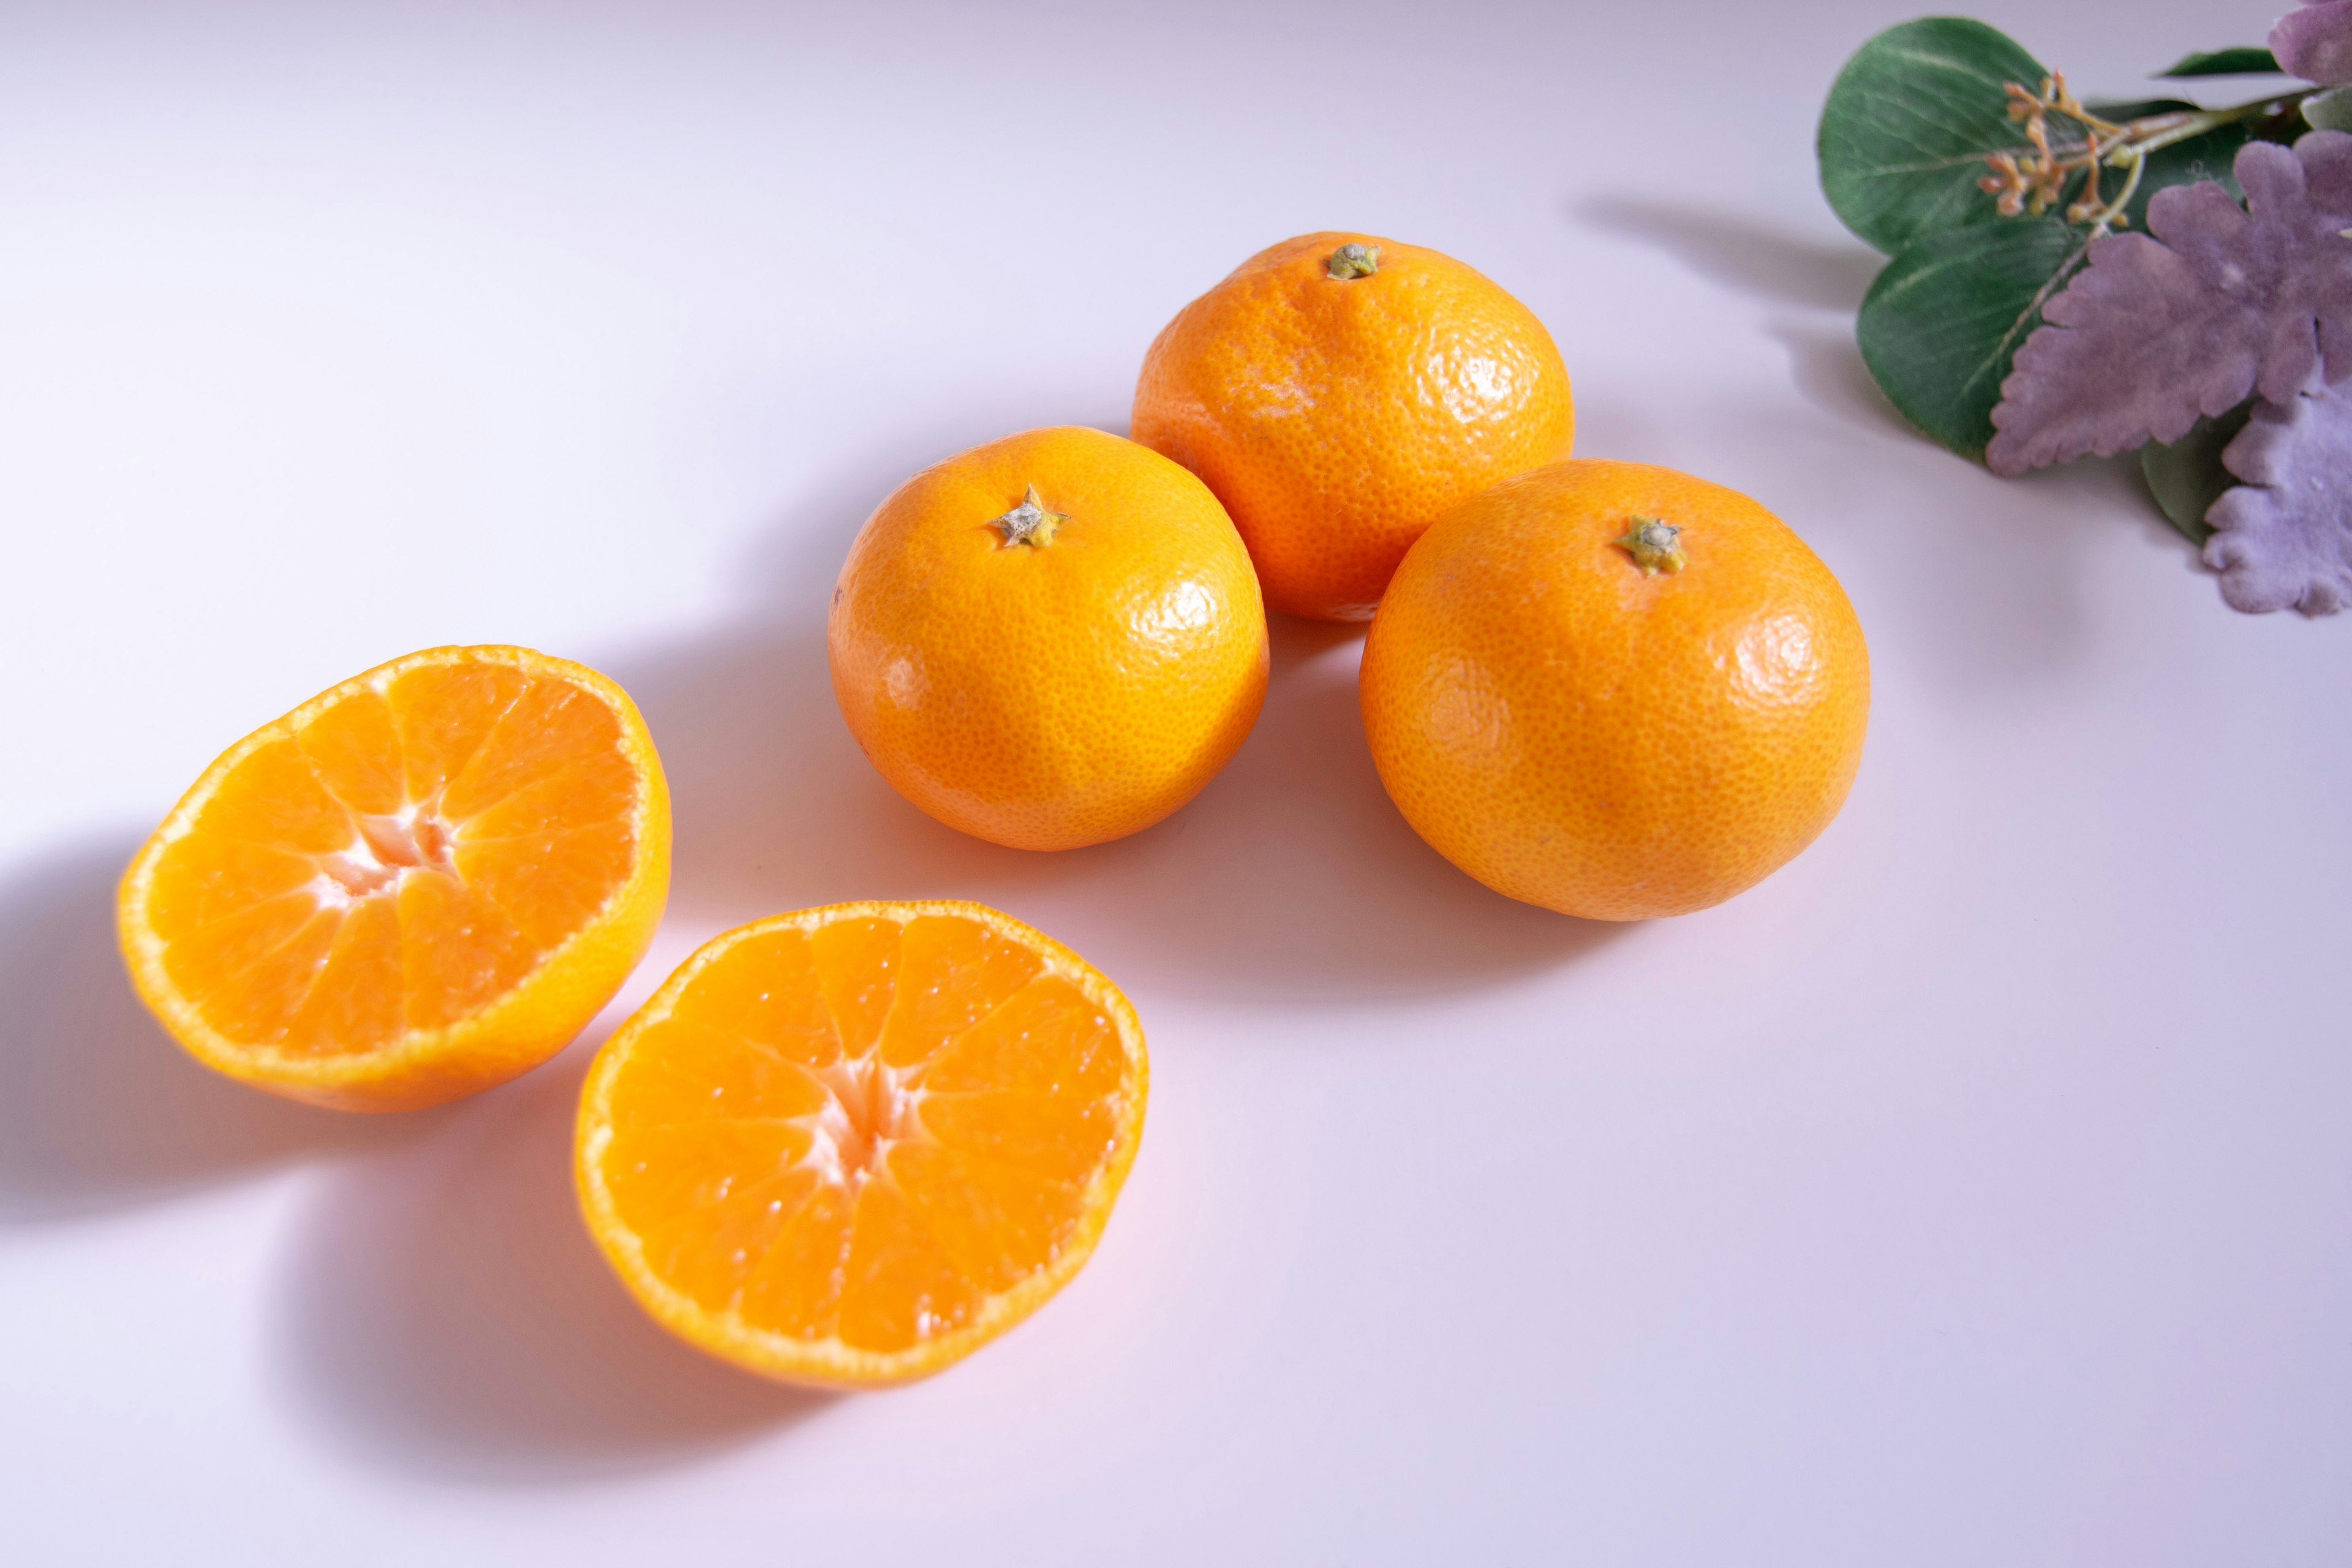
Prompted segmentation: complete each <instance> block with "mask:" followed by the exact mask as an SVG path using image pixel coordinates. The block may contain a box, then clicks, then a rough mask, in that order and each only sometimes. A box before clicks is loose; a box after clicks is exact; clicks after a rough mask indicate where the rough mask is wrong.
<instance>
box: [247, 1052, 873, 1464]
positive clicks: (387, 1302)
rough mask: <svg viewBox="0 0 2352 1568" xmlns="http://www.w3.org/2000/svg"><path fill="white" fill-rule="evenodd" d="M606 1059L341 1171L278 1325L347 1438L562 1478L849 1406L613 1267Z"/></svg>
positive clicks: (522, 1088) (679, 1453)
mask: <svg viewBox="0 0 2352 1568" xmlns="http://www.w3.org/2000/svg"><path fill="white" fill-rule="evenodd" d="M590 1054H591V1052H590V1049H589V1047H587V1046H585V1045H583V1046H581V1047H575V1048H574V1049H573V1050H572V1052H571V1053H569V1054H568V1055H566V1056H565V1057H563V1058H559V1059H558V1060H557V1061H556V1062H554V1063H551V1064H550V1065H549V1066H548V1067H545V1068H541V1069H540V1070H539V1071H537V1072H534V1073H532V1074H530V1075H529V1076H528V1077H525V1078H523V1079H518V1080H516V1081H515V1082H514V1083H511V1084H509V1085H506V1086H504V1087H502V1088H500V1089H493V1090H490V1091H489V1092H488V1093H486V1094H483V1095H481V1096H478V1097H477V1098H476V1099H474V1100H469V1101H467V1103H466V1104H465V1105H464V1106H463V1107H462V1108H460V1109H459V1110H457V1114H456V1116H455V1118H454V1119H453V1121H452V1122H451V1124H450V1125H449V1126H447V1127H446V1129H445V1130H444V1131H443V1132H442V1134H441V1135H440V1136H438V1137H436V1138H435V1139H433V1140H432V1141H431V1142H426V1143H421V1144H418V1145H416V1146H415V1147H410V1148H403V1149H397V1150H388V1151H384V1152H381V1153H379V1154H376V1155H373V1156H371V1157H369V1158H367V1159H363V1160H361V1161H358V1162H356V1163H353V1164H352V1166H351V1167H350V1168H349V1169H347V1170H342V1171H339V1172H336V1173H334V1174H333V1175H332V1176H331V1178H330V1179H329V1181H328V1183H327V1184H326V1185H325V1187H324V1188H323V1190H322V1193H321V1195H320V1202H319V1204H318V1205H317V1207H316V1208H315V1209H314V1210H313V1211H312V1212H311V1213H310V1215H309V1217H308V1218H307V1220H306V1221H305V1222H304V1223H303V1224H302V1225H301V1226H299V1228H298V1230H297V1232H296V1234H295V1237H294V1238H293V1239H294V1247H293V1248H292V1254H291V1258H290V1264H289V1277H288V1279H287V1282H286V1284H287V1288H286V1290H285V1293H284V1296H283V1299H282V1310H283V1314H284V1317H283V1321H282V1323H281V1324H280V1325H279V1326H278V1328H277V1330H276V1331H275V1332H274V1333H273V1334H272V1335H271V1336H270V1337H271V1341H272V1342H273V1343H274V1344H275V1345H277V1346H278V1347H279V1358H280V1359H279V1371H280V1372H281V1373H282V1375H283V1377H284V1379H285V1382H286V1384H287V1385H288V1387H289V1391H290V1394H291V1395H292V1399H293V1403H294V1405H295V1406H296V1408H297V1409H298V1410H299V1412H300V1413H301V1414H303V1415H306V1416H307V1417H309V1418H310V1419H311V1420H312V1421H313V1422H314V1423H316V1425H317V1426H319V1427H320V1428H321V1429H322V1430H323V1431H324V1432H325V1433H327V1434H328V1435H329V1436H331V1437H332V1438H334V1439H337V1440H339V1441H341V1443H342V1444H344V1445H345V1446H346V1447H351V1448H352V1449H354V1450H356V1451H358V1452H359V1453H361V1454H362V1455H363V1456H364V1457H366V1458H370V1459H372V1460H373V1461H375V1462H378V1463H381V1464H383V1465H385V1466H387V1467H389V1468H394V1469H397V1470H402V1471H405V1472H409V1473H415V1474H420V1475H427V1476H433V1477H437V1478H440V1479H446V1480H455V1481H460V1482H469V1483H474V1484H479V1485H484V1486H494V1487H498V1486H522V1487H530V1486H536V1485H561V1484H562V1483H565V1482H568V1481H575V1480H581V1479H593V1478H594V1477H598V1476H608V1475H618V1474H625V1473H629V1472H632V1471H637V1470H643V1469H648V1468H661V1467H664V1466H667V1465H671V1464H677V1463H681V1462H685V1461H688V1460H690V1459H692V1458H695V1457H696V1456H698V1455H700V1454H704V1453H707V1452H709V1451H710V1450H711V1449H713V1448H716V1447H724V1446H728V1445H730V1444H732V1443H740V1442H744V1441H750V1440H752V1439H755V1438H757V1437H760V1436H764V1435H767V1434H772V1433H773V1432H775V1431H777V1430H778V1429H780V1428H782V1427H784V1426H790V1425H792V1424H793V1423H795V1422H798V1421H802V1420H805V1419H807V1418H808V1417H810V1416H812V1415H816V1414H818V1413H819V1412H821V1411H822V1410H824V1408H825V1407H826V1406H827V1405H830V1404H831V1403H833V1399H834V1397H835V1396H833V1395H828V1394H814V1393H808V1392H804V1391H801V1390H795V1389H790V1388H785V1387H782V1386H780V1385H777V1384H769V1383H765V1382H762V1381H761V1380H760V1379H758V1378H755V1377H752V1376H751V1375H750V1374H748V1373H740V1372H737V1371H735V1370H734V1369H733V1368H731V1367H729V1366H726V1365H724V1364H722V1363H719V1362H717V1361H714V1360H712V1359H710V1358H709V1357H708V1356H705V1355H703V1354H702V1353H700V1352H697V1351H694V1350H691V1349H689V1348H688V1347H687V1346H686V1345H684V1344H682V1343H680V1342H677V1341H676V1340H674V1339H672V1338H671V1337H670V1336H669V1335H668V1334H667V1332H665V1331H663V1330H661V1329H659V1328H657V1327H656V1326H655V1324H654V1323H653V1321H651V1320H650V1319H648V1318H647V1317H646V1315H645V1314H644V1313H643V1312H642V1311H641V1310H639V1309H638V1307H637V1305H636V1303H635V1301H634V1300H631V1299H630V1297H629V1296H628V1295H627V1293H626V1292H625V1290H624V1289H623V1288H622V1286H621V1284H620V1282H619V1280H618V1279H615V1278H614V1276H613V1274H612V1272H611V1271H610V1270H609V1269H608V1268H606V1267H605V1264H604V1259H603V1258H602V1257H601V1256H600V1255H599V1254H598V1253H597V1251H596V1249H595V1247H594V1244H593V1242H591V1241H590V1239H589V1237H588V1233H587V1231H586V1229H585V1227H584V1226H583V1225H582V1223H581V1220H580V1215H579V1211H578V1209H577V1207H576V1206H575V1205H574V1203H573V1198H572V1111H573V1108H574V1105H575V1103H576V1100H577V1096H578V1093H579V1088H580V1079H581V1076H582V1074H583V1072H584V1071H585V1070H586V1067H587V1062H588V1059H589V1056H590Z"/></svg>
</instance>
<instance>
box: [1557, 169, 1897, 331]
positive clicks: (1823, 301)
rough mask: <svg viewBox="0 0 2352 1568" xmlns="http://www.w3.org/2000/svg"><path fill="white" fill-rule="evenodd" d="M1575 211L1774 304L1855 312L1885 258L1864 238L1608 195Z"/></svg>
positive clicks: (1684, 205) (1649, 199) (1583, 202)
mask: <svg viewBox="0 0 2352 1568" xmlns="http://www.w3.org/2000/svg"><path fill="white" fill-rule="evenodd" d="M1570 213H1571V214H1572V216H1575V217H1577V218H1579V219H1580V220H1581V221H1583V222H1585V223H1589V224H1591V225H1592V226H1594V227H1596V228H1603V229H1607V230H1609V231H1611V232H1612V233H1615V234H1622V235H1625V236H1627V237H1631V238H1633V239H1638V240H1641V241H1643V243H1645V244H1648V245H1652V246H1654V247H1657V248H1659V249H1661V250H1664V251H1665V252H1667V253H1668V254H1669V255H1672V256H1673V257H1674V258H1675V259H1676V260H1678V261H1680V262H1682V263H1683V265H1684V266H1685V267H1688V268H1690V269H1691V270H1692V271H1694V272H1696V273H1697V274H1698V275H1699V276H1701V277H1702V278H1705V279H1708V280H1709V281H1710V282H1715V283H1720V284H1723V285H1725V286H1726V287H1727V288H1730V289H1737V290H1738V292H1740V293H1743V294H1752V295H1754V296H1756V297H1757V298H1759V299H1762V300H1770V301H1772V302H1773V303H1775V304H1781V305H1798V306H1803V307H1807V308H1809V309H1811V310H1853V309H1855V308H1856V307H1858V306H1860V305H1861V303H1862V297H1863V295H1864V293H1865V292H1867V291H1868V290H1869V288H1870V282H1871V279H1874V278H1875V277H1877V276H1878V269H1879V268H1882V267H1884V266H1885V265H1886V258H1885V257H1883V256H1881V255H1879V254H1878V253H1877V252H1876V251H1874V250H1873V249H1871V248H1870V247H1868V246H1866V245H1864V244H1863V243H1862V242H1861V241H1860V240H1847V241H1844V242H1843V243H1832V244H1827V245H1824V244H1822V243H1821V242H1819V241H1817V240H1811V239H1806V238H1802V237H1799V236H1796V235H1792V234H1788V233H1785V232H1783V231H1782V230H1780V229H1778V228H1774V227H1772V226H1769V225H1765V224H1759V223H1756V222H1754V221H1752V220H1750V219H1747V218H1743V217H1738V216H1732V215H1730V214H1727V213H1721V212H1716V211H1713V210H1711V209H1709V208H1706V207H1701V206H1693V205H1689V204H1687V203H1684V202H1668V201H1660V200H1658V199H1657V198H1655V197H1654V196H1642V195H1626V194H1622V193H1606V194H1603V195H1595V196H1589V197H1586V198H1585V199H1583V200H1581V201H1579V202H1576V203H1574V204H1573V205H1571V206H1570Z"/></svg>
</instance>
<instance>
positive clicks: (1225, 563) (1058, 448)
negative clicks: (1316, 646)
mask: <svg viewBox="0 0 2352 1568" xmlns="http://www.w3.org/2000/svg"><path fill="white" fill-rule="evenodd" d="M1032 486H1034V487H1035V489H1036V491H1037V494H1038V497H1039V499H1040V500H1041V501H1042V502H1043V504H1044V506H1045V508H1046V509H1048V510H1051V511H1054V512H1056V513H1060V514H1063V515H1064V517H1065V519H1066V521H1062V522H1061V523H1060V524H1059V525H1058V528H1057V529H1056V530H1055V531H1054V534H1053V537H1052V541H1051V542H1049V543H1043V544H1037V545H1029V544H1018V543H1008V542H1006V535H1005V531H1004V530H1003V529H1002V528H1000V527H998V526H997V525H996V523H995V522H994V521H993V520H994V519H997V518H999V517H1002V516H1003V515H1004V514H1005V513H1007V512H1008V511H1010V510H1013V508H1015V507H1017V506H1019V505H1020V504H1021V503H1022V501H1023V500H1024V495H1025V493H1026V492H1027V490H1028V489H1029V488H1030V487H1032ZM825 646H826V650H827V653H828V656H829V658H830V661H831V664H832V668H833V689H834V695H835V699H836V700H838V701H839V702H840V704H841V711H842V716H843V717H844V718H845V719H846V720H847V721H848V722H849V729H850V732H851V733H852V734H854V735H855V736H856V738H857V743H858V745H860V746H861V747H863V748H864V749H865V752H866V756H867V757H868V758H870V759H871V760H872V762H873V763H874V765H875V767H876V768H877V769H878V770H879V771H880V772H881V774H882V776H883V777H884V778H886V779H887V780H889V782H890V784H891V785H892V786H893V787H894V788H896V789H897V790H898V793H899V794H901V795H905V796H906V797H907V798H908V800H910V801H912V802H914V803H915V805H919V806H920V807H921V808H922V809H923V810H925V811H927V812H929V813H930V815H931V816H935V817H937V818H939V819H940V821H941V822H944V823H946V824H947V825H948V826H950V827H955V828H960V829H961V830H962V831H963V832H966V833H970V834H972V835H975V836H976V837H982V838H986V839H989V840H991V841H992V842H994V843H998V844H1003V845H1009V846H1011V847H1013V848H1016V849H1069V848H1075V847H1078V846H1081V845H1087V844H1098V843H1101V842H1103V841H1105V840H1107V839H1112V838H1119V837H1125V836H1126V835H1128V834H1130V833H1134V832H1137V831H1138V830H1139V829H1141V828H1145V827H1149V826H1151V825H1152V824H1153V823H1155V822H1158V821H1159V820H1160V818H1162V817H1164V816H1167V815H1168V814H1169V813H1171V812H1172V811H1174V810H1175V809H1176V808H1177V807H1179V806H1181V805H1183V804H1184V803H1185V802H1186V801H1188V800H1190V799H1192V796H1193V795H1197V794H1199V793H1200V791H1201V788H1202V785H1204V784H1207V783H1208V782H1209V780H1210V779H1211V778H1212V777H1213V776H1214V775H1215V773H1216V772H1217V770H1218V769H1220V768H1222V767H1223V766H1224V765H1225V763H1226V762H1227V761H1228V760H1230V759H1231V758H1232V756H1233V754H1234V752H1235V751H1237V750H1238V749H1240V746H1241V743H1242V742H1243V741H1244V739H1246V738H1247V736H1248V734H1249V731H1250V726H1251V725H1252V724H1254V723H1255V722H1256V721H1257V714H1258V709H1259V707H1260V706H1261V705H1262V704H1263V703H1264V702H1265V681H1266V665H1267V650H1266V630H1265V601H1264V600H1263V599H1262V598H1260V596H1259V594H1258V585H1257V577H1256V574H1255V573H1254V572H1253V571H1252V570H1251V568H1250V562H1249V554H1248V552H1247V551H1246V550H1244V548H1243V545H1242V542H1241V538H1240V536H1239V535H1238V534H1236V533H1235V532H1234V525H1233V522H1232V520H1231V519H1229V518H1227V517H1226V515H1225V511H1224V509H1223V507H1222V506H1220V505H1219V504H1218V503H1217V498H1216V497H1215V496H1213V495H1212V494H1210V493H1209V490H1208V489H1207V487H1206V486H1204V485H1202V483H1201V481H1200V480H1199V479H1194V478H1193V477H1192V475H1191V474H1189V473H1187V472H1186V471H1185V470H1184V469H1183V468H1180V467H1178V466H1177V465H1176V464H1174V463H1171V462H1170V461H1169V460H1168V459H1167V458H1163V457H1160V455H1159V454H1158V453H1156V452H1152V451H1150V450H1147V449H1146V448H1144V447H1139V446H1137V445H1136V444H1135V443H1134V442H1132V441H1128V440H1125V439H1122V438H1121V437H1117V436H1111V435H1106V434H1105V433H1104V432H1102V431H1100V430H1089V429H1084V428H1080V427H1076V426H1060V427H1056V428H1052V429H1044V430H1031V431H1027V432H1024V433H1023V434H1020V435H1016V436H1007V437H1004V438H1003V439H1002V440H997V441H992V442H990V443H988V444H987V445H985V446H982V447H973V448H972V449H971V450H970V451H968V452H962V453H959V454H958V455H957V456H955V457H952V458H948V459H947V460H946V461H944V462H941V463H939V464H937V465H935V466H933V467H931V468H926V469H924V470H923V471H922V472H921V473H919V474H917V475H916V476H915V477H914V478H913V479H908V481H907V482H906V483H905V484H903V485H901V486H900V487H899V488H898V490H897V491H895V492H894V493H893V494H892V495H891V496H890V497H889V499H887V500H885V501H884V502H883V503H882V504H881V506H880V507H879V508H877V510H876V511H875V513H874V515H873V516H872V517H871V518H869V519H867V520H866V526H865V528H864V529H863V530H862V531H860V532H859V533H858V535H857V539H856V542H855V543H854V544H852V545H851V546H850V551H849V559H848V561H847V562H846V563H845V564H844V565H843V567H842V569H841V578H840V581H839V582H838V583H837V584H835V588H834V595H833V609H832V613H831V616H830V619H829V622H828V624H827V627H826V638H825Z"/></svg>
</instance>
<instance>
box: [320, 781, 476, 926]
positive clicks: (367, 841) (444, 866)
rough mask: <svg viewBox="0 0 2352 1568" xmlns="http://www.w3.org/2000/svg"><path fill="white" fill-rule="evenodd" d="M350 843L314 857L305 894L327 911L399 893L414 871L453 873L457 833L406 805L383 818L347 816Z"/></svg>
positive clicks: (425, 811) (430, 812)
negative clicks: (316, 869) (313, 871)
mask: <svg viewBox="0 0 2352 1568" xmlns="http://www.w3.org/2000/svg"><path fill="white" fill-rule="evenodd" d="M351 818H352V841H351V843H350V844H349V845H348V846H347V847H344V848H342V849H341V850H338V851H336V852H335V853H333V854H330V855H320V856H318V857H316V859H317V862H318V867H319V875H318V876H317V877H316V878H315V879H312V881H311V882H310V894H311V896H312V897H313V898H315V899H317V900H318V901H319V903H320V905H321V906H322V907H324V908H328V909H348V908H350V907H351V906H352V905H353V904H355V903H358V902H359V901H360V900H362V899H368V898H374V897H377V896H379V895H381V894H384V893H395V892H397V891H399V889H400V884H401V882H402V881H403V880H404V879H406V878H408V877H409V876H412V875H414V874H415V873H416V872H419V871H438V872H440V873H442V874H443V875H444V876H450V877H454V876H456V875H457V865H456V863H455V861H454V860H453V859H452V858H451V854H450V851H451V849H452V847H453V846H454V842H455V838H456V831H455V829H453V828H452V827H451V826H449V825H448V824H447V823H446V822H444V821H443V820H442V819H441V818H440V816H437V815H436V813H435V812H434V811H433V810H432V809H430V808H429V807H428V806H425V805H417V804H415V802H410V803H409V804H407V805H403V806H402V807H401V808H400V809H399V810H398V811H395V812H393V813H391V814H390V815H389V816H363V815H362V814H361V813H359V812H353V813H352V814H351Z"/></svg>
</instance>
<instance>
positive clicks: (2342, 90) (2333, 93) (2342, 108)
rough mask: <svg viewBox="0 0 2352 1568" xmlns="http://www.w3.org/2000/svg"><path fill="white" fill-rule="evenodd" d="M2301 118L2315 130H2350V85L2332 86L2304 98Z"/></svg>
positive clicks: (2351, 98) (2351, 97)
mask: <svg viewBox="0 0 2352 1568" xmlns="http://www.w3.org/2000/svg"><path fill="white" fill-rule="evenodd" d="M2303 118H2304V119H2305V121H2307V122H2309V124H2310V125H2311V127H2312V129H2313V130H2315V131H2352V87H2333V88H2330V89H2327V90H2326V92H2316V93H2314V94H2312V95H2311V96H2310V97H2309V98H2306V99H2305V100H2303Z"/></svg>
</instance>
